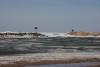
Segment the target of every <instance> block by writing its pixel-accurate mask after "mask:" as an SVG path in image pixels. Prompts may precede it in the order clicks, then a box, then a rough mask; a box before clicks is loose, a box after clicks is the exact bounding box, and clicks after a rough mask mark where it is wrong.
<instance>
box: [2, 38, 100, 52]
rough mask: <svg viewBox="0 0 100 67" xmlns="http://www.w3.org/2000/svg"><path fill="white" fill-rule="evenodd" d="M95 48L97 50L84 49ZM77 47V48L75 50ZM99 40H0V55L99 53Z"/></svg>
mask: <svg viewBox="0 0 100 67" xmlns="http://www.w3.org/2000/svg"><path fill="white" fill-rule="evenodd" d="M91 46H95V47H98V48H92V49H86V48H85V47H91ZM75 47H79V48H75ZM99 47H100V38H79V37H69V38H61V37H55V38H36V39H0V54H13V53H15V54H17V53H49V52H90V53H91V52H99V51H100V48H99Z"/></svg>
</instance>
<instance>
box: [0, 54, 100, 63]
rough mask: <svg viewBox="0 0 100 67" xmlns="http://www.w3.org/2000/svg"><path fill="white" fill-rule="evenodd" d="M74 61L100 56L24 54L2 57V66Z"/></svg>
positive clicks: (0, 57) (98, 55)
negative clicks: (18, 63) (21, 63)
mask: <svg viewBox="0 0 100 67" xmlns="http://www.w3.org/2000/svg"><path fill="white" fill-rule="evenodd" d="M72 59H78V60H85V59H99V60H100V54H82V53H37V54H22V55H15V56H0V65H2V64H14V63H15V62H20V61H24V62H40V61H46V60H48V61H54V60H56V61H70V60H72Z"/></svg>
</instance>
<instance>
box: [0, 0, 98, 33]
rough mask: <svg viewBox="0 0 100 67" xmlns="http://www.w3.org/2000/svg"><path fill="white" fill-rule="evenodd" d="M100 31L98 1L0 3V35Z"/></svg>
mask: <svg viewBox="0 0 100 67" xmlns="http://www.w3.org/2000/svg"><path fill="white" fill-rule="evenodd" d="M36 26H37V27H38V31H39V32H70V31H71V29H74V30H75V31H87V32H100V0H0V32H2V31H14V32H15V31H17V32H34V31H35V30H34V27H36Z"/></svg>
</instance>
